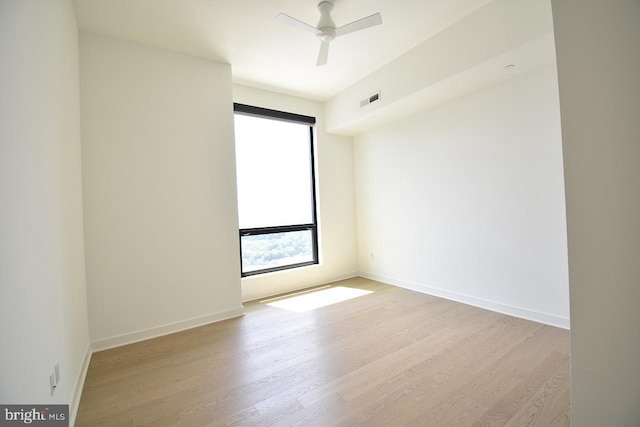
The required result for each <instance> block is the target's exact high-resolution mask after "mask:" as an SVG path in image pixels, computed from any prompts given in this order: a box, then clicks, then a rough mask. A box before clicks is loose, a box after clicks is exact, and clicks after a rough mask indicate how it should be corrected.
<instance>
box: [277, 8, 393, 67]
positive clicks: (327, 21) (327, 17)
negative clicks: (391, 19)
mask: <svg viewBox="0 0 640 427" xmlns="http://www.w3.org/2000/svg"><path fill="white" fill-rule="evenodd" d="M332 9H333V3H332V2H331V1H326V0H325V1H321V2H320V3H318V10H320V20H319V21H318V25H317V26H315V27H313V26H311V25H309V24H306V23H304V22H302V21H299V20H297V19H296V18H292V17H291V16H289V15H286V14H284V13H281V14H279V15H278V16H276V19H277V20H278V21H280V22H284V23H285V24H289V25H291V26H293V27H296V28H299V29H301V30H304V31H307V32H310V33H313V34H315V35H316V37H317V38H318V39H320V41H321V43H320V53H319V54H318V62H317V63H316V65H325V64H326V63H327V59H328V57H329V43H330V42H331V40H333V39H335V38H336V37H339V36H343V35H345V34H349V33H352V32H354V31H360V30H364V29H365V28H369V27H373V26H374V25H379V24H382V16H381V15H380V14H379V13H374V14H373V15H370V16H367V17H366V18H362V19H358V20H357V21H353V22H351V23H349V24H346V25H343V26H342V27H336V24H335V23H334V22H333V19H331V10H332Z"/></svg>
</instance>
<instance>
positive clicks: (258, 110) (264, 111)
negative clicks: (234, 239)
mask: <svg viewBox="0 0 640 427" xmlns="http://www.w3.org/2000/svg"><path fill="white" fill-rule="evenodd" d="M233 112H234V115H235V114H241V115H246V116H253V117H260V118H263V119H271V120H281V121H285V122H292V123H298V124H304V125H308V126H309V153H310V158H309V161H310V162H311V177H310V179H311V182H310V185H311V217H312V219H313V222H312V223H309V224H293V225H281V226H272V227H257V228H240V229H239V236H238V238H239V243H240V275H241V277H249V276H256V275H259V274H265V273H272V272H275V271H283V270H290V269H293V268H299V267H305V266H309V265H317V264H319V257H318V217H317V210H316V209H317V202H316V199H317V197H316V164H315V163H316V162H315V143H314V138H313V129H314V127H315V123H316V118H315V117H311V116H305V115H301V114H295V113H289V112H285V111H279V110H272V109H269V108H263V107H256V106H253V105H247V104H240V103H235V102H234V103H233ZM293 231H311V244H312V252H313V260H311V261H305V262H299V263H294V264H287V265H280V266H277V267H270V268H263V269H260V270H253V271H247V272H245V271H244V266H243V264H242V238H243V237H246V236H257V235H262V234H277V233H287V232H293Z"/></svg>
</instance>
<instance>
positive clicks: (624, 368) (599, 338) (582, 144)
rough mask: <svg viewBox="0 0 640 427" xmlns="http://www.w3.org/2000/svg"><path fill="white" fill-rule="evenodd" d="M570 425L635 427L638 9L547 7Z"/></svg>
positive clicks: (626, 4) (639, 232) (576, 4)
mask: <svg viewBox="0 0 640 427" xmlns="http://www.w3.org/2000/svg"><path fill="white" fill-rule="evenodd" d="M553 18H554V26H555V35H556V49H557V55H558V76H559V77H558V80H559V90H560V111H561V115H562V145H563V150H564V170H565V186H566V204H567V226H568V243H569V282H570V285H569V287H570V289H571V394H572V399H571V400H572V401H571V423H572V425H576V426H581V427H582V426H584V427H591V426H593V427H596V426H603V425H607V426H637V425H640V370H639V369H638V362H639V361H640V310H639V309H638V306H639V305H640V168H639V167H638V165H639V164H640V80H639V79H638V76H640V25H639V24H638V23H639V22H640V2H638V1H622V0H621V1H614V2H599V1H593V0H590V1H577V0H576V1H573V0H563V1H555V0H554V1H553Z"/></svg>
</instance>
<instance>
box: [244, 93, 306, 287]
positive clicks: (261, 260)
mask: <svg viewBox="0 0 640 427" xmlns="http://www.w3.org/2000/svg"><path fill="white" fill-rule="evenodd" d="M234 110H235V134H236V135H235V138H236V173H237V185H238V214H239V220H240V251H241V260H242V276H243V277H244V276H249V275H254V274H259V273H266V272H271V271H277V270H283V269H287V268H293V267H299V266H303V265H310V264H317V263H318V239H317V224H316V206H315V200H316V198H315V183H314V160H313V154H314V153H313V125H314V123H315V118H313V117H308V116H301V115H297V114H292V113H285V112H281V111H275V110H267V109H263V108H257V107H252V106H248V105H243V104H234Z"/></svg>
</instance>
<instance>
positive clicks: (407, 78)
mask: <svg viewBox="0 0 640 427" xmlns="http://www.w3.org/2000/svg"><path fill="white" fill-rule="evenodd" d="M552 33H553V22H552V19H551V3H550V2H549V1H548V0H543V1H540V0H538V1H531V0H494V1H491V2H488V3H487V4H485V5H484V6H483V7H481V8H480V9H478V10H476V11H474V12H473V13H471V14H469V15H467V16H465V17H464V18H462V19H460V20H459V21H457V22H455V23H454V24H452V25H450V26H449V27H447V28H445V29H444V30H443V31H441V32H439V33H437V34H435V35H434V36H432V37H430V38H428V39H427V40H425V41H424V42H422V43H420V44H419V45H417V46H416V47H414V48H413V49H411V50H409V51H408V52H406V53H404V54H402V55H400V56H399V57H397V58H396V59H394V60H393V61H391V62H389V63H388V64H386V65H385V66H383V67H381V68H379V69H377V70H375V71H373V72H372V73H371V74H369V75H368V76H366V77H364V78H363V79H361V80H360V81H358V82H356V83H355V84H353V85H352V86H350V87H349V88H347V89H346V90H344V91H342V92H341V93H339V94H338V95H336V96H334V97H333V98H331V99H330V100H329V101H327V103H326V119H327V129H328V130H329V131H330V132H334V133H341V134H347V135H357V134H359V133H362V131H366V130H368V129H370V128H372V127H376V126H379V125H380V124H383V123H389V122H391V121H393V120H397V119H399V118H401V117H406V116H407V115H408V114H410V113H411V114H414V113H417V112H419V111H420V110H421V109H423V108H421V107H423V106H425V105H436V104H434V103H438V104H439V103H444V102H445V101H449V100H451V99H454V98H458V97H460V96H461V95H463V94H465V93H470V92H471V91H476V90H478V89H480V88H482V87H487V86H490V85H493V84H496V83H497V82H498V81H500V80H506V79H507V77H506V74H504V73H496V72H495V70H496V69H498V70H500V69H501V68H502V67H503V66H504V65H505V64H509V63H514V62H516V63H517V64H518V67H517V68H516V69H514V70H511V73H510V74H513V73H523V72H525V70H530V69H532V68H533V67H539V66H540V64H543V63H546V64H549V63H551V62H553V61H554V55H553V37H552ZM376 91H380V92H381V96H380V100H379V101H376V102H375V103H373V104H370V105H367V106H365V107H364V108H362V107H360V101H361V100H363V99H366V98H367V97H369V96H371V95H372V94H374V93H376Z"/></svg>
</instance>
